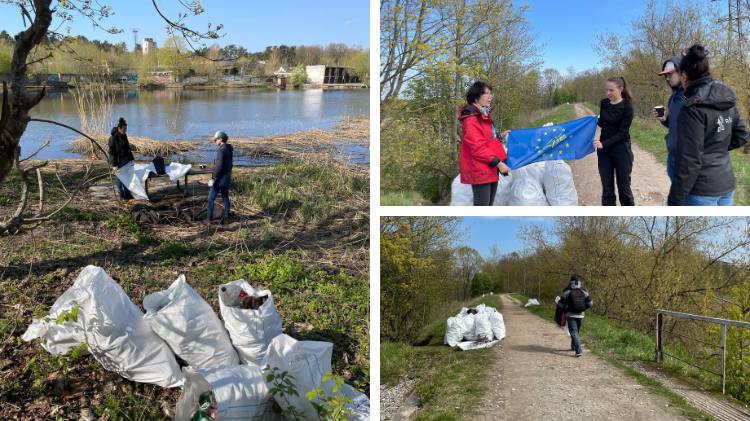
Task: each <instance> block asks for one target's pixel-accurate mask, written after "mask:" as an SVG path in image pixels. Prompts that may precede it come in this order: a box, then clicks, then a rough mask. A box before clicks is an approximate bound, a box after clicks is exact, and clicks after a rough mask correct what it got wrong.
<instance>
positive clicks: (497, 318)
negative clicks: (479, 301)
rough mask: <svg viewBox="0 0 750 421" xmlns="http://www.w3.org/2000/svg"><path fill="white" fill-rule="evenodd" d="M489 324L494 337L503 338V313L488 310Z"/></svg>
mask: <svg viewBox="0 0 750 421" xmlns="http://www.w3.org/2000/svg"><path fill="white" fill-rule="evenodd" d="M490 324H491V325H492V334H493V335H494V336H495V339H498V340H500V339H504V338H505V321H503V315H502V314H501V313H500V312H499V311H497V310H495V311H492V312H490Z"/></svg>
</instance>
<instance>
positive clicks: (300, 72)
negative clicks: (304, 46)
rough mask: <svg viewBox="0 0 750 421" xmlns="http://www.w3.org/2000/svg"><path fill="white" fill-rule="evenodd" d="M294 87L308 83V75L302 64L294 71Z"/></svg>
mask: <svg viewBox="0 0 750 421" xmlns="http://www.w3.org/2000/svg"><path fill="white" fill-rule="evenodd" d="M291 79H292V85H294V86H299V85H304V84H305V83H307V73H306V72H305V68H304V67H303V66H302V65H301V64H300V65H299V66H297V67H295V68H294V69H293V70H292V78H291Z"/></svg>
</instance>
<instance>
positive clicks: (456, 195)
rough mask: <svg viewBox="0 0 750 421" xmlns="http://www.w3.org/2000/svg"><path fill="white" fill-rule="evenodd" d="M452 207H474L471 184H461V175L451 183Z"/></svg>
mask: <svg viewBox="0 0 750 421" xmlns="http://www.w3.org/2000/svg"><path fill="white" fill-rule="evenodd" d="M451 206H474V193H473V192H472V190H471V184H463V183H461V174H459V175H457V176H456V178H454V179H453V183H451Z"/></svg>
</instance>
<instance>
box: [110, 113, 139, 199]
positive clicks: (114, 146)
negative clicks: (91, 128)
mask: <svg viewBox="0 0 750 421" xmlns="http://www.w3.org/2000/svg"><path fill="white" fill-rule="evenodd" d="M127 131H128V123H126V122H125V119H124V118H122V117H120V120H119V121H118V122H117V127H113V128H112V136H110V137H109V164H110V165H112V170H114V171H117V170H118V169H119V168H122V167H123V166H125V165H126V164H127V163H128V162H133V161H135V158H133V152H132V151H131V150H130V142H128V135H127V134H126V133H127ZM117 193H118V194H119V195H120V200H130V199H132V198H133V195H132V194H130V190H128V188H127V187H125V185H124V184H122V181H120V179H119V178H117Z"/></svg>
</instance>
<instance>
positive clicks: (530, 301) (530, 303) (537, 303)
mask: <svg viewBox="0 0 750 421" xmlns="http://www.w3.org/2000/svg"><path fill="white" fill-rule="evenodd" d="M538 305H539V301H537V300H536V298H532V299H530V300H529V301H527V302H526V305H524V307H529V306H538Z"/></svg>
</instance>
